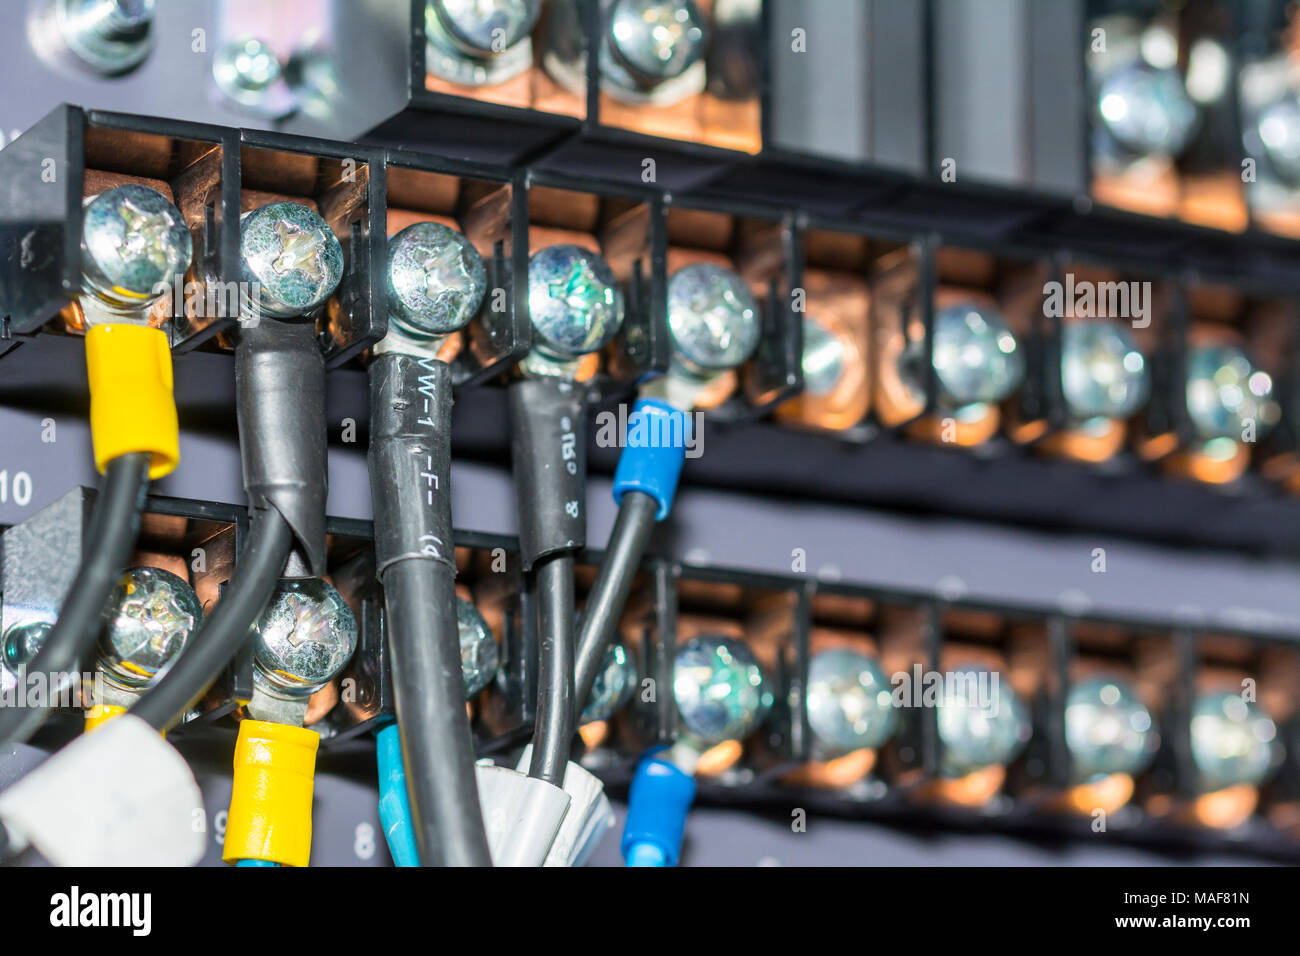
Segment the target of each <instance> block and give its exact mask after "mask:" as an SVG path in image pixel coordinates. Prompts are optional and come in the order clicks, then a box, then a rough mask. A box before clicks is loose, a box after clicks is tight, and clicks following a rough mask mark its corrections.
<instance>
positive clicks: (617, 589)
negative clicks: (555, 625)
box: [573, 491, 659, 717]
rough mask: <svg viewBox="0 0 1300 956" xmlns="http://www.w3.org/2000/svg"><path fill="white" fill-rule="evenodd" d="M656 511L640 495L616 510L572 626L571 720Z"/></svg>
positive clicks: (587, 691)
mask: <svg viewBox="0 0 1300 956" xmlns="http://www.w3.org/2000/svg"><path fill="white" fill-rule="evenodd" d="M658 507H659V505H658V502H656V501H655V499H654V498H652V497H650V496H649V495H647V494H644V493H643V492H640V491H629V492H627V493H626V494H625V495H623V501H622V503H621V504H620V505H619V507H618V517H617V518H615V519H614V527H613V528H612V529H611V530H610V532H609V545H608V547H607V548H606V549H605V558H604V560H603V561H602V562H601V564H600V569H599V570H598V571H597V572H596V580H595V581H594V582H593V583H592V585H591V592H590V593H589V594H588V595H587V603H586V604H585V605H584V607H583V610H582V621H581V622H580V624H579V625H578V652H577V667H576V674H577V676H576V678H575V680H574V684H573V702H574V714H575V717H576V715H578V714H581V713H582V709H583V708H584V707H586V706H587V699H588V698H589V697H591V687H592V685H593V684H595V682H596V675H597V674H598V673H599V672H600V665H601V662H602V661H603V660H604V657H605V648H606V647H608V646H609V642H610V641H611V640H613V637H614V632H615V630H617V628H618V619H619V616H620V615H621V614H622V613H623V606H624V605H625V604H626V603H627V596H628V593H629V592H630V591H631V590H632V581H633V580H634V579H635V578H636V572H637V568H638V567H639V566H640V564H641V557H642V556H643V555H644V554H645V550H646V545H647V544H649V542H650V534H651V533H652V532H653V531H654V526H655V516H656V512H657V509H658Z"/></svg>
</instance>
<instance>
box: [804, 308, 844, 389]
mask: <svg viewBox="0 0 1300 956" xmlns="http://www.w3.org/2000/svg"><path fill="white" fill-rule="evenodd" d="M843 374H844V343H843V341H841V340H840V338H839V336H837V335H835V334H834V333H833V332H831V331H830V330H829V329H827V328H826V327H825V326H823V325H822V324H821V323H820V322H816V321H814V320H813V319H812V318H805V319H804V320H803V388H804V391H805V392H807V393H808V394H809V395H815V396H819V397H820V396H824V395H829V394H830V393H831V391H833V390H834V388H835V385H836V383H837V382H839V380H840V376H841V375H843Z"/></svg>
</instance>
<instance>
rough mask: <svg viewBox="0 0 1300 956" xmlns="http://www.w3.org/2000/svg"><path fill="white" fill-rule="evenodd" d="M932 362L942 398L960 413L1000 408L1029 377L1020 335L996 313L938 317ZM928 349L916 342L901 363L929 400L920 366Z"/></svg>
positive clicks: (970, 307)
mask: <svg viewBox="0 0 1300 956" xmlns="http://www.w3.org/2000/svg"><path fill="white" fill-rule="evenodd" d="M932 346H933V357H932V361H933V363H934V371H935V379H936V383H937V385H938V389H939V398H940V400H941V401H942V403H943V404H944V405H945V406H948V407H954V406H956V407H960V406H964V405H971V404H977V403H988V402H1000V401H1002V399H1004V398H1006V397H1007V396H1008V395H1010V394H1011V393H1012V392H1014V391H1015V390H1016V389H1017V388H1019V387H1020V383H1021V381H1022V380H1023V379H1024V376H1025V359H1024V356H1023V355H1022V354H1021V350H1020V346H1019V343H1017V342H1016V337H1015V335H1013V334H1012V332H1011V329H1010V328H1008V326H1007V324H1006V321H1005V320H1004V319H1003V318H1002V316H1001V315H999V314H998V313H997V312H995V311H994V310H993V309H990V308H987V307H984V306H979V305H974V304H962V305H954V306H949V307H948V308H945V309H940V310H939V311H937V312H936V313H935V314H934V341H933V343H932ZM923 353H924V343H923V342H919V341H918V342H913V343H911V344H910V345H908V347H907V348H906V349H905V350H904V351H903V354H902V356H901V357H900V373H901V374H902V377H903V379H904V381H906V382H907V383H908V385H909V386H910V387H911V389H912V390H913V391H914V392H915V393H916V394H917V395H918V396H921V395H924V391H925V384H924V382H925V379H924V376H923V374H922V369H921V367H920V366H921V364H922V362H923V361H924V354H923Z"/></svg>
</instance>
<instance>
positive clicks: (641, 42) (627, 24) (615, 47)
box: [609, 0, 708, 85]
mask: <svg viewBox="0 0 1300 956" xmlns="http://www.w3.org/2000/svg"><path fill="white" fill-rule="evenodd" d="M707 37H708V27H707V23H706V21H705V19H704V17H703V16H701V14H700V11H699V8H698V7H696V5H695V4H694V3H693V2H692V0H614V5H613V7H612V8H611V10H610V11H609V40H610V47H611V51H612V52H613V53H614V54H615V55H616V56H617V57H618V58H619V59H620V60H621V61H622V62H623V64H625V65H626V67H627V69H628V70H630V71H631V72H632V73H633V75H634V76H635V77H636V78H637V79H638V80H639V81H641V83H643V84H646V85H653V84H656V83H662V82H663V81H664V80H670V79H672V78H673V77H677V76H681V75H682V74H683V73H685V72H686V71H687V70H688V69H690V67H691V66H692V65H694V64H695V63H696V62H698V61H699V59H700V57H702V56H703V55H704V50H705V47H706V45H707Z"/></svg>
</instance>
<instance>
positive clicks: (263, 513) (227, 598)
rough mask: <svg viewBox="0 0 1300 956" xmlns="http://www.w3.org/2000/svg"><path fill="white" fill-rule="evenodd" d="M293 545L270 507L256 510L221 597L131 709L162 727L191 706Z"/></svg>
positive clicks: (248, 624) (267, 595) (261, 604)
mask: <svg viewBox="0 0 1300 956" xmlns="http://www.w3.org/2000/svg"><path fill="white" fill-rule="evenodd" d="M292 546H293V532H292V531H291V530H290V528H289V525H288V523H287V522H286V521H285V520H284V518H282V517H281V516H280V512H278V511H276V510H275V509H274V508H257V509H255V510H254V512H253V520H252V523H251V525H250V527H249V531H248V543H247V544H246V545H244V547H243V549H241V550H240V552H239V557H238V558H237V559H236V561H235V573H234V574H233V575H232V576H231V578H230V583H229V584H228V585H227V586H226V589H225V591H224V592H223V593H222V595H221V600H219V601H218V602H217V606H216V608H215V609H213V611H212V615H211V616H210V617H209V618H207V619H206V620H205V621H204V622H203V624H202V625H201V626H200V627H199V629H198V630H197V631H195V632H194V633H193V634H191V635H190V638H189V640H188V641H187V642H186V644H185V649H184V650H183V651H181V655H180V657H178V658H177V659H176V663H175V664H173V665H172V666H171V667H170V668H169V669H168V670H166V671H165V672H164V673H163V675H162V677H161V678H160V679H159V680H158V682H157V683H156V684H154V685H153V687H151V688H150V689H149V690H148V691H146V692H145V694H144V696H142V697H141V698H140V699H139V701H137V702H136V704H135V706H134V707H132V708H131V713H133V714H135V715H136V716H137V717H139V718H141V719H142V720H145V721H147V722H148V724H149V725H150V726H151V727H154V728H156V729H158V730H165V729H167V728H168V727H169V726H171V724H172V722H173V721H174V720H176V718H178V717H180V716H181V715H182V714H184V713H185V711H186V710H188V709H189V708H190V707H192V706H193V705H194V703H195V701H197V700H198V699H199V698H200V697H202V696H203V694H204V693H205V692H206V691H207V689H208V687H209V685H210V684H211V683H212V682H213V681H214V680H216V679H217V676H218V675H219V674H220V673H221V669H222V668H223V667H225V666H226V664H227V663H228V662H229V661H230V659H231V658H232V657H234V656H235V654H236V653H238V651H239V648H240V647H241V646H242V645H243V643H244V641H246V640H248V636H249V633H250V631H251V629H252V627H253V625H254V624H255V623H256V622H257V618H258V617H259V616H260V615H261V613H262V611H263V609H265V607H266V605H267V602H268V601H270V600H271V595H272V594H273V593H274V592H275V586H276V583H277V582H278V581H279V579H280V574H281V572H283V571H284V563H285V561H286V560H287V559H288V557H289V549H290V548H291V547H292Z"/></svg>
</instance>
